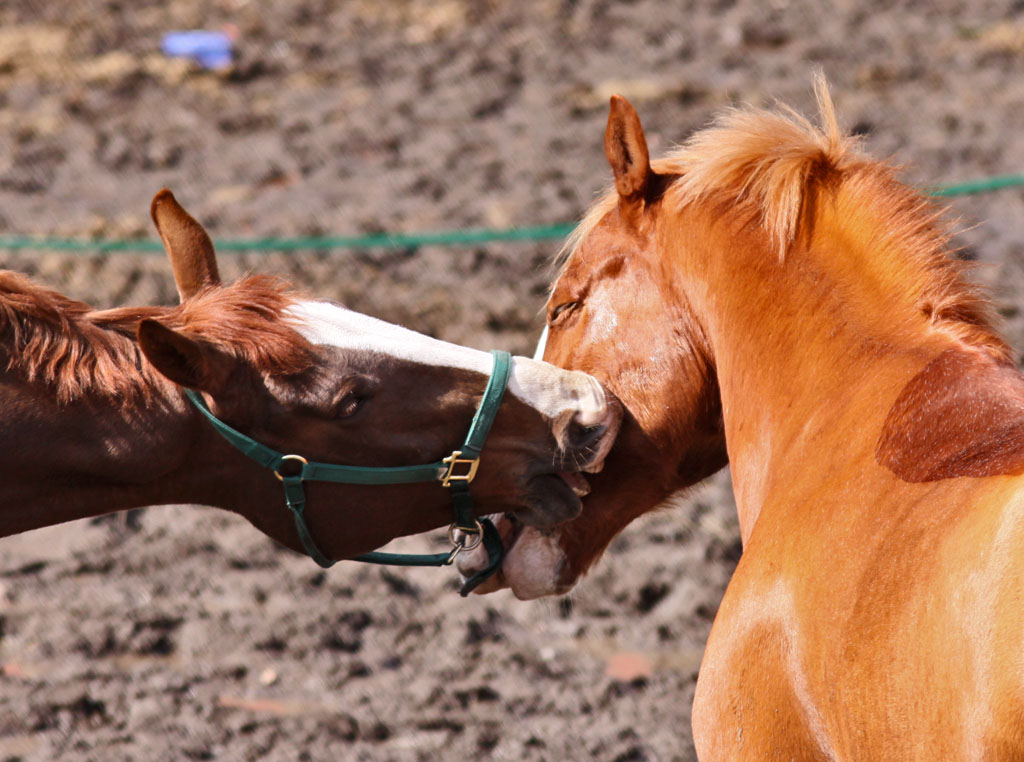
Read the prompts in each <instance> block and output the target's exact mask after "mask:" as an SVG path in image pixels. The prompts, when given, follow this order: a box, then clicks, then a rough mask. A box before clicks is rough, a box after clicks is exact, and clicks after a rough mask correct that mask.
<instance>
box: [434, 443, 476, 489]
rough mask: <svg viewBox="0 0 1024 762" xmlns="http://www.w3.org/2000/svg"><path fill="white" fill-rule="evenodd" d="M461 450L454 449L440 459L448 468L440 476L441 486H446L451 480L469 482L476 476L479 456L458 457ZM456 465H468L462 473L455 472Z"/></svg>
mask: <svg viewBox="0 0 1024 762" xmlns="http://www.w3.org/2000/svg"><path fill="white" fill-rule="evenodd" d="M460 455H462V450H455V451H454V452H452V454H451V455H449V456H448V457H447V458H445V459H444V460H442V461H441V462H442V463H446V464H447V465H448V468H447V469H446V470H445V472H444V474H443V475H442V476H441V486H442V487H447V486H448V485H450V484H451V483H452V482H466V484H469V483H470V482H471V481H473V477H474V476H476V470H477V469H478V468H480V458H460V457H459V456H460ZM458 465H468V466H469V469H468V470H467V471H466V472H465V473H462V474H457V473H455V467H456V466H458Z"/></svg>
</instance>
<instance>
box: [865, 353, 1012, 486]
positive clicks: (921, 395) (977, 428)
mask: <svg viewBox="0 0 1024 762" xmlns="http://www.w3.org/2000/svg"><path fill="white" fill-rule="evenodd" d="M875 458H876V460H877V461H878V463H879V464H880V465H882V466H884V467H886V468H888V469H889V470H890V471H891V472H892V473H893V474H895V475H896V476H897V477H898V478H899V479H901V480H903V481H906V482H930V481H937V480H939V479H951V478H956V477H963V476H970V477H987V476H1000V475H1019V474H1022V473H1024V377H1022V376H1021V374H1020V373H1019V372H1018V371H1017V370H1016V369H1015V368H1013V367H1011V366H1009V365H1005V364H1000V363H997V362H996V361H995V360H993V359H991V358H989V357H987V356H984V355H981V354H979V353H977V352H971V351H967V350H961V349H950V350H947V351H945V352H943V353H942V354H940V355H939V356H938V357H936V358H935V359H934V360H932V361H931V362H930V363H929V364H928V365H927V366H925V367H924V369H922V370H921V371H920V372H919V373H918V374H917V375H916V376H914V378H913V379H911V380H910V382H909V383H908V384H907V385H906V386H905V387H904V388H903V390H902V391H901V392H900V394H899V397H898V398H897V399H896V402H895V403H894V404H893V406H892V408H891V409H890V410H889V413H888V415H887V417H886V421H885V424H884V426H883V429H882V433H881V436H880V437H879V439H878V442H877V446H876V449H875Z"/></svg>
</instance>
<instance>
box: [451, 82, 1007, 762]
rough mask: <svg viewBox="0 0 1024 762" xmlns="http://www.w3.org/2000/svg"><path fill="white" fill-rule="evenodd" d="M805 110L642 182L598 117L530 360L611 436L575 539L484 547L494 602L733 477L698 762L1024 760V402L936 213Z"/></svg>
mask: <svg viewBox="0 0 1024 762" xmlns="http://www.w3.org/2000/svg"><path fill="white" fill-rule="evenodd" d="M818 99H819V106H820V110H821V115H822V127H821V128H818V127H815V126H812V125H811V124H810V123H808V122H807V121H806V120H804V119H803V118H801V117H799V116H797V115H796V114H794V113H793V112H790V111H777V112H766V111H759V110H753V109H740V110H735V111H732V112H729V113H728V114H726V115H725V116H724V117H723V118H721V119H720V120H719V122H718V123H717V124H716V125H715V126H713V127H711V128H709V129H707V130H705V131H702V132H699V133H697V134H696V135H694V136H693V137H692V138H691V139H690V140H689V141H688V143H686V144H685V145H684V146H683V147H682V148H681V149H679V150H678V151H677V152H675V153H673V154H671V155H669V156H668V157H666V158H664V159H661V160H659V161H655V162H653V163H652V162H650V160H649V157H648V152H647V146H646V141H645V139H644V135H643V130H642V128H641V125H640V121H639V119H638V118H637V115H636V112H635V111H634V110H633V108H632V107H631V106H630V105H629V104H628V103H627V102H626V101H625V100H623V99H621V98H618V97H616V98H613V99H612V104H611V114H610V116H609V121H608V129H607V132H606V135H605V152H606V155H607V158H608V161H609V163H610V164H611V167H612V171H613V175H614V178H615V188H614V189H613V190H612V191H611V192H610V193H609V194H607V195H606V196H604V197H603V198H602V199H601V200H600V201H599V202H598V203H597V204H596V205H595V207H594V208H593V209H592V210H591V211H590V213H589V214H588V215H587V216H586V218H585V219H584V220H583V222H582V224H581V225H580V227H579V229H578V230H577V232H576V234H575V235H574V237H573V239H572V240H571V245H570V248H569V250H568V254H567V257H566V260H565V262H564V266H563V268H562V271H561V273H560V274H559V276H558V279H557V281H556V283H555V285H554V288H553V290H552V293H551V297H550V300H549V303H548V325H547V332H548V337H547V342H546V347H545V349H544V353H543V356H544V358H545V359H546V360H549V361H553V362H555V363H556V364H558V365H561V366H564V367H568V368H574V369H578V370H584V371H587V372H589V373H593V374H594V375H595V376H596V377H597V378H598V379H599V380H602V381H603V382H604V383H605V384H606V385H607V387H608V388H609V390H611V391H612V392H613V393H615V394H616V395H617V396H618V397H619V398H620V399H621V401H622V402H623V404H624V405H625V407H626V409H627V412H626V420H625V422H624V424H623V428H622V432H621V434H620V437H619V443H618V444H617V445H616V447H615V448H613V450H612V453H611V456H610V457H609V459H608V461H607V463H606V466H605V469H604V471H603V472H602V473H601V474H598V475H596V476H594V477H593V478H592V479H591V482H592V487H593V492H592V494H591V495H590V496H589V497H588V498H587V499H586V501H585V508H584V511H583V513H582V514H581V516H580V517H579V518H578V519H576V520H574V521H572V522H569V523H568V524H566V525H564V526H563V527H560V528H558V529H556V530H555V531H554V532H538V531H536V530H534V529H531V528H521V527H520V526H518V525H517V524H516V523H515V522H514V521H510V520H502V521H499V528H500V530H501V531H502V533H503V535H504V536H505V541H506V545H507V546H508V554H507V558H506V561H505V564H504V568H503V572H502V575H501V576H500V577H499V578H497V579H495V580H494V581H493V582H492V583H491V585H490V588H484V590H486V589H493V588H497V587H500V586H502V585H503V584H504V585H507V586H509V587H511V588H512V590H513V591H514V592H515V593H516V594H517V595H519V596H520V597H535V596H538V595H544V594H552V593H559V592H563V591H565V590H567V589H569V588H570V587H571V586H572V585H573V584H574V583H575V581H576V580H577V579H578V577H579V576H580V575H581V574H582V573H583V572H584V571H585V570H586V569H587V567H588V566H589V565H590V564H592V563H593V562H594V560H595V559H596V558H598V556H599V555H600V554H601V552H602V551H603V550H604V548H605V547H606V546H607V544H608V542H609V540H610V539H611V538H612V537H613V536H614V535H615V534H616V533H617V532H618V531H620V530H621V529H622V528H623V527H624V526H625V525H626V524H627V523H628V522H629V521H631V520H632V519H633V518H634V517H636V516H638V515H640V514H641V513H644V512H646V511H649V510H651V509H653V508H655V507H656V506H657V505H659V504H660V503H661V501H662V500H663V499H664V498H666V497H668V496H669V495H671V494H672V493H673V492H676V491H677V490H679V489H681V488H683V487H685V486H687V485H688V484H691V483H693V482H696V481H698V480H700V479H701V478H703V477H704V476H707V475H708V474H710V473H712V472H713V471H715V470H716V469H718V468H720V467H721V466H723V465H724V464H725V462H726V460H727V459H728V462H729V463H730V465H731V472H732V479H733V487H734V492H735V497H736V503H737V509H738V514H739V523H740V529H741V535H742V540H743V555H742V557H741V559H740V561H739V564H738V567H737V569H736V572H735V574H734V576H733V579H732V580H731V582H730V585H729V588H728V590H727V592H726V594H725V597H724V599H723V601H722V604H721V607H720V609H719V611H718V614H717V616H716V619H715V622H714V625H713V628H712V631H711V635H710V637H709V640H708V643H707V648H706V651H705V655H704V660H703V663H702V666H701V670H700V674H699V678H698V683H697V691H696V696H695V699H694V705H693V732H694V741H695V744H696V748H697V752H698V756H699V757H700V759H701V760H704V761H705V762H714V761H716V760H721V761H726V760H727V761H729V762H736V761H738V760H765V759H787V760H790V759H792V760H872V761H874V762H877V761H878V760H894V761H895V760H899V761H900V762H904V761H906V760H921V761H924V760H940V759H941V760H965V761H966V760H979V759H986V760H1019V759H1024V670H1022V668H1021V663H1022V659H1024V614H1022V602H1024V551H1022V549H1024V481H1022V479H1021V475H1022V474H1024V379H1022V377H1021V375H1020V374H1019V373H1018V371H1017V370H1016V369H1015V368H1014V366H1013V363H1012V359H1011V353H1010V350H1009V349H1008V347H1007V346H1006V344H1005V343H1004V342H1003V341H1002V340H1001V339H1000V338H999V336H998V335H997V333H996V332H995V330H994V329H993V327H992V325H993V324H992V321H991V318H990V313H991V308H990V305H989V303H988V301H987V300H986V299H985V298H984V297H983V295H982V294H981V293H980V292H979V290H978V289H977V288H976V287H974V286H973V285H971V283H970V282H969V281H968V280H967V279H966V277H965V275H964V273H963V266H962V264H961V263H960V262H959V261H958V260H957V259H956V258H955V257H954V256H953V254H952V253H951V252H950V250H949V246H948V237H949V235H948V230H947V228H946V226H945V225H944V223H942V222H941V217H940V211H941V210H940V211H937V210H936V209H935V207H934V206H933V204H932V203H930V202H929V201H928V199H926V198H924V197H923V196H922V195H921V194H920V193H919V192H917V191H915V190H913V189H910V188H908V187H906V186H905V185H903V184H901V183H899V182H898V181H897V180H896V179H895V177H894V173H893V171H892V169H891V168H890V167H888V166H886V165H884V164H882V163H879V162H877V161H873V160H871V159H870V158H868V157H866V156H865V155H864V154H862V153H861V152H860V150H859V148H858V146H857V144H856V141H855V140H854V139H852V138H849V137H844V136H843V135H842V134H841V133H840V132H839V130H838V128H837V126H836V120H835V116H834V113H833V107H832V102H831V99H830V98H829V96H828V94H827V91H826V88H825V86H824V84H823V82H819V85H818ZM474 563H475V559H474V557H473V556H469V557H467V558H466V559H464V560H463V561H462V567H463V569H465V570H471V569H472V568H473V566H474Z"/></svg>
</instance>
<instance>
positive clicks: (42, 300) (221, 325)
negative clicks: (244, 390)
mask: <svg viewBox="0 0 1024 762" xmlns="http://www.w3.org/2000/svg"><path fill="white" fill-rule="evenodd" d="M295 301H296V296H295V295H293V294H292V293H291V292H290V291H289V290H288V288H287V286H286V285H285V284H284V283H283V282H282V281H280V280H278V279H276V278H273V277H270V276H265V275H255V276H249V277H247V278H243V279H241V280H239V281H237V282H235V283H233V284H231V285H227V286H214V287H211V288H208V289H206V290H204V291H203V292H201V293H199V294H197V295H196V296H195V297H193V298H191V299H189V300H188V301H186V302H185V303H184V304H182V305H179V306H176V307H120V308H116V309H111V310H101V311H98V310H94V309H93V308H92V307H91V306H90V305H88V304H85V303H84V302H79V301H76V300H74V299H69V298H68V297H66V296H63V295H62V294H59V293H57V292H56V291H52V290H50V289H48V288H45V287H42V286H39V285H36V284H35V283H33V282H32V281H31V280H29V279H28V278H27V277H25V276H23V275H20V274H18V273H14V272H9V271H0V352H2V353H6V355H7V358H6V369H7V371H8V372H12V373H16V374H18V375H20V376H21V377H23V378H24V379H25V380H27V381H30V382H41V383H44V384H46V385H47V386H49V387H51V388H53V389H54V390H55V392H56V395H57V399H58V401H59V402H61V403H62V404H63V403H68V402H72V401H74V400H78V399H81V398H82V397H83V396H85V395H98V396H101V397H107V398H123V397H142V398H144V399H145V398H148V397H149V396H151V394H152V392H153V390H154V389H155V388H156V385H155V384H154V383H153V381H154V378H157V379H162V376H159V374H157V373H155V372H154V371H152V369H151V367H150V366H149V365H148V363H146V361H145V359H144V358H143V356H142V353H141V351H140V350H139V347H138V344H137V343H136V340H135V333H136V330H137V328H138V324H139V322H140V321H141V320H143V319H145V318H153V319H156V320H159V321H160V322H162V323H164V324H165V325H166V326H168V327H169V328H173V329H175V330H181V331H189V332H193V333H195V334H197V335H200V336H202V338H203V339H205V340H206V341H208V342H211V343H212V344H214V345H216V346H217V347H219V348H220V349H221V350H222V351H224V352H226V353H229V354H231V355H233V356H235V357H237V358H238V359H240V360H242V361H243V362H245V363H247V364H251V365H254V366H256V367H257V368H259V369H261V370H264V371H266V372H269V373H282V374H292V373H297V372H300V371H302V370H304V369H306V368H308V367H309V366H310V364H311V362H312V351H313V350H312V347H311V346H310V345H309V343H308V342H307V341H306V340H305V339H303V338H302V337H301V336H300V335H299V334H298V333H297V332H296V331H295V330H294V329H293V328H291V327H290V326H289V325H288V323H287V321H286V320H284V319H282V314H283V312H284V311H285V310H286V309H287V308H288V307H289V306H291V305H292V304H294V302H295Z"/></svg>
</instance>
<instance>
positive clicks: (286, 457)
mask: <svg viewBox="0 0 1024 762" xmlns="http://www.w3.org/2000/svg"><path fill="white" fill-rule="evenodd" d="M286 460H297V461H298V462H299V463H302V464H303V465H304V466H308V465H309V461H308V460H306V459H305V458H303V457H302V456H301V455H282V456H281V463H283V462H284V461H286ZM278 466H280V463H279V464H278ZM274 476H276V477H277V478H278V481H282V482H283V481H284V477H283V476H281V472H280V471H278V470H277V469H276V468H275V469H274Z"/></svg>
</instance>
